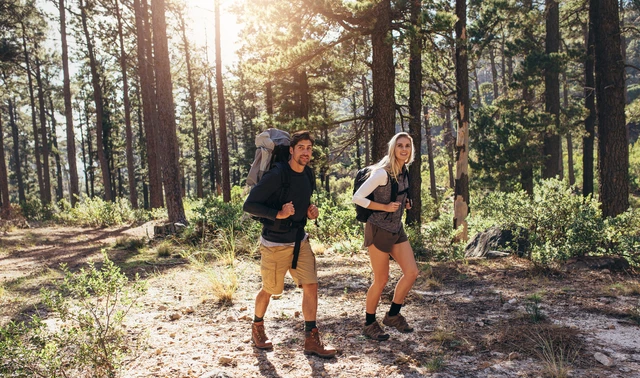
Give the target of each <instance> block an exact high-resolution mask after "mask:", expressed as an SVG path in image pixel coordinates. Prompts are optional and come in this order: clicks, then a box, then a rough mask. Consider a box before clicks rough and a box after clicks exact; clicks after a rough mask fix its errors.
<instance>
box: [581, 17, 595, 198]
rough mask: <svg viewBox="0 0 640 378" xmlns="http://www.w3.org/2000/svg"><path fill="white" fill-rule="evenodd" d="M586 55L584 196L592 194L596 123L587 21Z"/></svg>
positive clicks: (592, 39) (592, 38) (591, 37)
mask: <svg viewBox="0 0 640 378" xmlns="http://www.w3.org/2000/svg"><path fill="white" fill-rule="evenodd" d="M585 42H586V52H587V54H586V57H585V61H584V76H585V83H584V102H585V104H584V107H585V108H586V109H587V111H588V112H589V115H587V118H586V119H585V120H584V130H585V136H584V137H583V138H582V194H583V195H584V196H585V197H586V196H588V195H591V194H593V160H594V158H593V149H594V148H593V144H594V140H595V135H596V131H595V129H596V128H595V124H596V102H595V97H596V91H595V87H596V84H595V78H594V76H593V69H594V61H595V46H594V43H595V35H594V34H593V25H591V23H589V25H587V30H586V33H585Z"/></svg>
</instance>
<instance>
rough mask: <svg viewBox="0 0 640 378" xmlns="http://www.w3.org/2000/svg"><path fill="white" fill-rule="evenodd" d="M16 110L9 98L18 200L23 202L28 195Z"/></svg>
mask: <svg viewBox="0 0 640 378" xmlns="http://www.w3.org/2000/svg"><path fill="white" fill-rule="evenodd" d="M15 111H16V110H15V106H14V105H13V101H12V100H9V124H10V125H11V137H12V139H13V160H14V162H13V163H14V166H13V169H14V172H15V174H16V179H17V181H18V202H19V203H20V204H23V203H26V202H27V197H26V196H25V194H24V180H23V178H22V168H21V167H20V160H21V159H20V139H19V132H18V125H17V124H16V115H15Z"/></svg>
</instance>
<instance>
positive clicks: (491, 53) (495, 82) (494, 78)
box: [489, 47, 500, 103]
mask: <svg viewBox="0 0 640 378" xmlns="http://www.w3.org/2000/svg"><path fill="white" fill-rule="evenodd" d="M489 60H490V61H491V82H492V83H493V102H495V101H496V100H497V99H498V96H499V95H500V92H499V91H498V69H497V68H496V56H495V53H494V51H493V47H489ZM493 102H492V103H493Z"/></svg>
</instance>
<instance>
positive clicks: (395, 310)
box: [389, 302, 402, 316]
mask: <svg viewBox="0 0 640 378" xmlns="http://www.w3.org/2000/svg"><path fill="white" fill-rule="evenodd" d="M401 308H402V305H401V304H397V303H395V302H391V309H390V310H389V316H396V315H398V314H399V313H400V309H401Z"/></svg>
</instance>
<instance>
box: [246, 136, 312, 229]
mask: <svg viewBox="0 0 640 378" xmlns="http://www.w3.org/2000/svg"><path fill="white" fill-rule="evenodd" d="M290 144H291V136H290V135H289V133H288V132H286V131H283V130H280V129H276V128H269V129H267V130H265V131H263V132H261V133H260V134H258V135H257V136H256V147H257V149H256V156H255V158H254V160H253V163H251V168H250V169H249V174H248V175H247V185H248V186H249V187H250V188H252V187H254V186H255V185H256V184H257V183H258V182H259V181H260V179H261V178H262V176H263V175H264V173H265V172H266V171H268V170H270V169H271V168H273V167H275V166H276V165H280V169H281V171H282V175H280V177H281V178H282V182H281V189H280V195H279V203H280V205H282V204H283V203H284V200H285V199H286V198H287V196H288V195H289V189H290V186H291V170H290V168H289V167H288V162H289V158H290V156H291V153H290V152H289V145H290ZM304 172H305V174H306V175H307V177H308V178H309V182H310V183H311V191H312V192H313V191H315V189H316V182H315V181H316V180H315V175H314V173H313V170H312V169H311V167H308V166H307V167H305V169H304ZM251 217H252V218H253V219H255V220H258V221H260V222H262V223H269V222H270V221H269V220H267V219H264V218H260V217H255V216H251Z"/></svg>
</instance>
